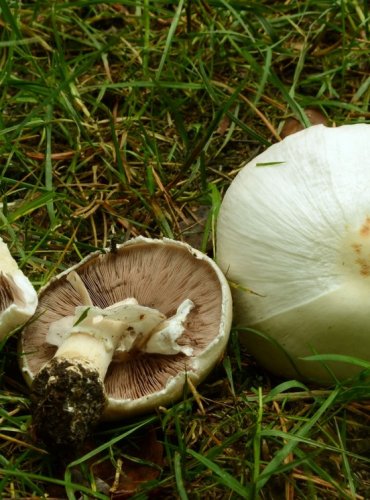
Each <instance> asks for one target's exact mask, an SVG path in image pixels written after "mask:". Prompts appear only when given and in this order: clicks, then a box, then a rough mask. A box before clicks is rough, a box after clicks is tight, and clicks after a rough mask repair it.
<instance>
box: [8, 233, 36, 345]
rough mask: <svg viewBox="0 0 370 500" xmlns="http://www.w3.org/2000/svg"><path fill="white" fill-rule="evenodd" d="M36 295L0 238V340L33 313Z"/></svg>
mask: <svg viewBox="0 0 370 500" xmlns="http://www.w3.org/2000/svg"><path fill="white" fill-rule="evenodd" d="M36 306H37V294H36V292H35V290H34V288H33V286H32V285H31V283H30V281H29V279H28V278H27V277H26V276H25V275H24V274H23V272H22V271H21V270H20V269H19V267H18V264H17V263H16V261H15V260H14V259H13V257H12V256H11V254H10V252H9V249H8V246H7V245H6V243H4V241H3V240H2V238H0V340H3V339H4V338H6V337H7V336H8V335H9V334H10V333H11V332H12V331H13V330H15V329H16V328H17V327H19V326H21V325H23V324H24V323H25V322H26V321H27V320H28V319H29V318H30V317H31V316H32V315H33V313H34V312H35V309H36Z"/></svg>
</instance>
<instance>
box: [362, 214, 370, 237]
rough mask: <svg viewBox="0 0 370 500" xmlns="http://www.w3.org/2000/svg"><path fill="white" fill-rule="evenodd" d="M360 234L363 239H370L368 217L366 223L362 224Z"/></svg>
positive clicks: (369, 220)
mask: <svg viewBox="0 0 370 500" xmlns="http://www.w3.org/2000/svg"><path fill="white" fill-rule="evenodd" d="M360 234H361V236H363V237H365V238H366V237H368V236H370V217H369V216H367V217H366V219H365V222H364V223H363V224H362V226H361V228H360Z"/></svg>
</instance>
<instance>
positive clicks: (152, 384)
mask: <svg viewBox="0 0 370 500" xmlns="http://www.w3.org/2000/svg"><path fill="white" fill-rule="evenodd" d="M74 269H75V271H77V272H78V274H79V275H80V277H81V279H82V281H83V283H84V285H85V287H86V289H87V290H88V293H89V295H90V297H91V300H92V302H93V305H95V306H97V307H100V308H106V307H108V306H111V305H112V304H115V303H117V302H120V301H122V300H125V299H127V298H135V299H136V300H137V301H138V302H139V304H141V305H144V306H147V307H151V308H155V309H158V310H159V311H160V312H161V313H163V314H164V315H165V316H166V317H170V316H173V315H174V314H175V313H176V310H177V307H178V306H179V304H181V303H182V302H183V301H184V300H185V299H191V300H192V301H193V302H194V304H195V307H194V309H193V310H192V311H191V312H190V313H189V315H188V317H187V319H186V321H185V324H184V327H185V330H184V333H183V334H182V336H181V337H180V338H179V339H178V343H179V344H180V345H184V346H189V347H191V348H192V349H193V356H191V357H188V356H185V355H184V354H176V355H171V356H167V355H166V356H164V355H159V354H147V353H140V352H134V353H132V354H131V355H130V357H129V359H126V361H125V362H124V363H120V360H119V356H117V357H116V358H114V359H113V362H112V363H111V365H110V367H109V369H108V373H107V375H106V378H105V381H104V384H105V390H106V394H107V397H108V398H113V399H124V400H126V399H128V400H129V399H136V398H140V397H143V396H147V395H150V394H152V393H154V392H156V391H159V390H162V389H163V388H164V387H165V386H166V384H167V382H168V381H169V380H170V379H171V378H172V377H174V376H175V375H176V374H177V373H179V371H187V370H191V369H192V359H193V357H197V355H199V354H200V353H201V352H203V351H204V350H205V349H206V347H207V346H208V345H209V344H210V343H211V342H212V340H214V338H215V337H216V336H217V335H218V334H219V331H220V320H221V309H222V291H221V284H220V280H219V277H218V276H217V273H216V272H215V270H214V269H213V268H212V267H211V266H210V265H209V263H207V262H206V261H204V260H202V259H199V258H198V257H197V256H196V255H195V254H193V253H192V252H191V251H189V249H188V248H187V247H182V246H178V245H174V244H167V245H161V244H154V243H153V244H148V243H145V244H142V243H138V244H135V245H128V246H125V245H124V246H122V247H121V248H119V249H118V250H117V252H115V253H113V254H102V253H101V254H93V255H92V256H91V258H89V259H87V260H85V261H84V262H83V263H82V264H81V265H78V266H76V267H75V268H74ZM81 304H82V301H81V297H80V295H79V293H78V292H77V291H76V290H75V289H74V288H73V286H72V285H71V284H70V283H69V281H68V280H67V279H66V275H65V274H64V275H62V276H61V277H59V278H57V279H55V280H54V281H52V282H51V283H50V284H49V285H48V286H47V287H46V288H45V289H44V290H43V292H42V293H41V294H40V297H39V305H38V309H37V311H36V314H35V319H34V321H33V322H32V323H31V324H29V325H28V326H27V328H26V329H25V330H24V332H23V336H22V341H21V350H22V361H21V362H22V364H23V370H24V371H25V372H26V373H28V375H29V379H30V380H29V382H32V379H33V377H34V376H35V375H36V374H37V373H38V372H39V371H40V369H41V368H42V367H43V366H44V365H45V363H47V362H48V361H50V360H51V359H52V357H53V356H54V354H55V352H56V348H55V347H54V346H51V345H50V344H46V343H45V339H46V335H47V333H48V329H49V325H50V323H52V322H55V321H57V320H59V319H61V318H62V317H64V316H68V315H73V312H74V310H75V308H76V307H77V306H79V305H81Z"/></svg>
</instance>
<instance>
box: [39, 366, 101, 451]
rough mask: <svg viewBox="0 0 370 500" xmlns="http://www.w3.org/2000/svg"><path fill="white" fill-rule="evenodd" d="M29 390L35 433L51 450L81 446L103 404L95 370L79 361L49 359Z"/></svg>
mask: <svg viewBox="0 0 370 500" xmlns="http://www.w3.org/2000/svg"><path fill="white" fill-rule="evenodd" d="M32 389H33V391H32V392H33V399H34V401H35V403H34V408H33V422H34V424H33V425H34V431H35V434H36V435H37V436H38V437H39V438H40V439H42V440H43V442H44V443H45V445H46V446H47V447H48V448H50V449H60V447H61V445H63V446H64V447H69V448H72V449H76V448H77V447H78V446H80V445H81V444H82V443H83V441H84V440H85V438H86V435H87V433H88V432H89V430H90V429H91V427H93V426H94V425H96V424H97V423H98V421H99V419H100V416H101V414H102V412H103V409H104V407H105V404H106V396H105V392H104V386H103V382H102V380H101V378H100V377H99V373H98V371H97V370H96V369H95V368H94V367H93V366H92V365H91V364H90V363H88V362H86V361H82V360H81V361H78V360H75V359H74V360H67V359H65V358H62V357H58V358H54V359H52V360H51V361H50V362H49V363H48V364H47V365H46V366H45V367H44V368H42V369H41V370H40V372H39V373H38V374H37V376H36V378H35V380H34V383H33V386H32Z"/></svg>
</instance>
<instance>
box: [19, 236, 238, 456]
mask: <svg viewBox="0 0 370 500" xmlns="http://www.w3.org/2000/svg"><path fill="white" fill-rule="evenodd" d="M230 326H231V294H230V290H229V287H228V284H227V281H226V279H225V277H224V276H223V274H222V273H221V271H220V270H219V268H218V267H217V266H216V265H215V263H214V262H213V261H212V260H211V259H210V258H208V257H207V256H206V255H204V254H202V253H201V252H199V251H197V250H195V249H193V248H191V247H190V246H189V245H186V244H184V243H180V242H176V241H172V240H167V239H164V240H150V239H146V238H142V237H139V238H135V239H133V240H130V241H128V242H127V243H125V244H123V245H121V246H119V247H117V249H115V251H111V252H107V253H102V252H96V253H94V254H92V255H90V256H88V257H87V258H86V259H84V260H83V261H82V262H80V263H79V264H77V265H76V266H74V267H73V268H71V269H69V270H67V271H66V272H63V273H61V274H60V275H59V276H57V277H56V278H54V279H53V280H52V281H51V282H50V283H48V284H47V285H46V286H45V287H44V288H43V289H42V290H41V292H40V294H39V305H38V309H37V311H36V314H35V319H34V321H32V322H31V323H30V324H29V325H28V326H27V327H26V328H25V329H24V330H23V333H22V337H21V346H20V350H21V356H20V362H21V367H22V371H23V374H24V376H25V378H26V380H27V381H28V383H29V384H30V385H32V393H33V398H34V412H33V422H34V429H35V432H36V434H37V435H38V436H39V437H40V438H41V439H43V441H44V442H45V443H46V444H47V445H49V446H58V445H66V444H67V445H71V446H74V447H76V446H78V445H79V444H80V443H81V442H82V441H83V440H84V438H85V436H86V434H87V433H88V432H89V430H90V429H91V427H92V426H94V425H95V424H96V423H97V422H98V421H99V420H101V419H103V420H114V419H120V418H124V417H131V416H133V415H137V414H140V413H143V412H148V411H153V410H154V409H156V408H158V406H160V405H166V404H171V403H172V402H174V401H176V400H177V399H178V398H179V397H181V394H182V391H183V388H184V384H185V383H186V380H187V379H189V380H191V381H192V382H193V383H194V384H198V383H199V382H200V381H201V380H203V379H204V378H205V377H206V375H207V374H208V373H209V372H210V370H211V369H212V368H213V367H214V366H215V364H216V363H217V362H218V361H219V360H220V358H221V357H222V354H223V351H224V349H225V346H226V343H227V340H228V336H229V331H230Z"/></svg>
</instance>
